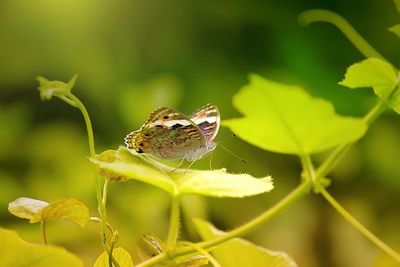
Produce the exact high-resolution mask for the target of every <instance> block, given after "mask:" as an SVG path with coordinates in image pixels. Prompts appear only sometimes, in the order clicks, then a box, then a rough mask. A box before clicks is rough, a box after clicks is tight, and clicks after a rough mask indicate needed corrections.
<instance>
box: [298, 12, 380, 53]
mask: <svg viewBox="0 0 400 267" xmlns="http://www.w3.org/2000/svg"><path fill="white" fill-rule="evenodd" d="M299 22H300V24H302V25H305V26H307V25H309V24H311V23H313V22H327V23H331V24H333V25H335V26H336V27H337V28H338V29H339V30H340V31H341V32H342V33H343V34H344V35H345V36H346V37H347V38H348V39H349V41H350V42H351V43H352V44H353V45H354V46H355V47H356V48H357V49H358V50H360V52H361V53H362V54H363V55H364V56H365V57H367V58H368V57H376V58H380V59H383V60H385V58H384V57H383V56H382V55H381V54H380V53H379V52H378V51H376V50H375V48H373V47H372V46H371V45H370V44H369V43H368V42H367V41H366V40H365V39H364V38H363V37H362V36H361V35H360V34H359V33H358V32H357V31H356V30H355V29H354V28H353V27H352V26H351V24H350V23H349V22H348V21H347V20H346V19H344V18H343V17H342V16H340V15H339V14H337V13H335V12H332V11H329V10H324V9H312V10H307V11H304V12H302V13H301V14H300V15H299Z"/></svg>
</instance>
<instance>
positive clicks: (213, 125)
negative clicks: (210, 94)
mask: <svg viewBox="0 0 400 267" xmlns="http://www.w3.org/2000/svg"><path fill="white" fill-rule="evenodd" d="M189 118H190V120H191V121H193V122H194V123H195V124H196V125H197V126H198V127H199V128H200V130H201V131H202V133H203V134H204V137H205V139H206V142H207V143H213V141H214V138H215V136H217V133H218V129H219V125H220V121H221V115H220V113H219V110H218V108H217V106H216V105H213V104H207V105H205V106H203V107H201V108H199V109H198V110H196V111H195V112H193V114H192V115H190V116H189Z"/></svg>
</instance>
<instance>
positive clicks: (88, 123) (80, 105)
mask: <svg viewBox="0 0 400 267" xmlns="http://www.w3.org/2000/svg"><path fill="white" fill-rule="evenodd" d="M66 96H67V97H68V99H69V100H71V101H72V102H73V106H74V107H76V108H78V109H79V110H80V111H81V113H82V116H83V119H84V120H85V125H86V131H87V136H88V143H89V151H90V157H91V158H95V156H96V150H95V145H94V135H93V127H92V122H91V121H90V116H89V113H88V112H87V110H86V108H85V105H84V104H83V103H82V102H81V101H80V100H79V98H77V97H76V96H75V95H73V94H71V93H70V94H68V95H66ZM63 100H64V99H63ZM64 101H65V100H64ZM67 103H70V102H67ZM95 176H96V185H97V186H96V196H97V208H98V211H99V214H100V218H101V222H102V227H101V238H102V243H103V246H104V245H105V244H106V243H107V235H106V227H107V226H106V225H107V216H106V208H105V205H103V199H102V195H103V194H104V192H102V186H101V178H100V176H99V175H97V173H96V175H95Z"/></svg>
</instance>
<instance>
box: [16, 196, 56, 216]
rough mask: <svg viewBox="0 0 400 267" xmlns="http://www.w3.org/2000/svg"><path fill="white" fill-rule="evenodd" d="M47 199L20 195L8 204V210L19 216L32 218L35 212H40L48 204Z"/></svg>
mask: <svg viewBox="0 0 400 267" xmlns="http://www.w3.org/2000/svg"><path fill="white" fill-rule="evenodd" d="M48 205H49V203H47V202H46V201H42V200H38V199H33V198H28V197H20V198H17V199H16V200H14V201H13V202H11V203H10V204H8V211H9V212H10V213H11V214H12V215H15V216H17V217H20V218H23V219H29V220H30V219H32V218H33V217H34V215H35V214H37V213H38V212H40V211H41V210H42V209H43V208H44V207H46V206H48Z"/></svg>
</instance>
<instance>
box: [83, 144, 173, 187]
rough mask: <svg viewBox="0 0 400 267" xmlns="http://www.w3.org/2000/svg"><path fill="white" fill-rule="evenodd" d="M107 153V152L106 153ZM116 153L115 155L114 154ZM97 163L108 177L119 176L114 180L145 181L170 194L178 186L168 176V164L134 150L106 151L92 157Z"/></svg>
mask: <svg viewBox="0 0 400 267" xmlns="http://www.w3.org/2000/svg"><path fill="white" fill-rule="evenodd" d="M104 153H106V154H104ZM112 154H114V155H112ZM90 160H91V162H93V163H94V164H96V165H97V166H98V167H99V168H100V169H101V173H102V174H103V175H104V171H106V172H108V175H107V176H106V177H107V178H109V179H110V177H119V178H118V179H114V180H122V181H126V180H130V179H135V180H138V181H141V182H144V183H148V184H151V185H154V186H157V187H159V188H161V189H163V190H165V191H167V192H168V193H170V194H174V193H175V191H176V187H175V184H174V182H173V181H172V180H171V178H170V177H169V176H168V173H167V171H168V170H169V167H168V166H165V165H162V164H159V165H157V163H156V162H155V161H154V160H152V159H150V158H146V156H142V155H140V154H138V153H136V152H135V151H134V150H127V149H125V148H120V149H118V150H117V151H115V150H113V151H110V150H108V151H105V152H103V153H101V154H100V155H99V156H97V157H96V159H90Z"/></svg>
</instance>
